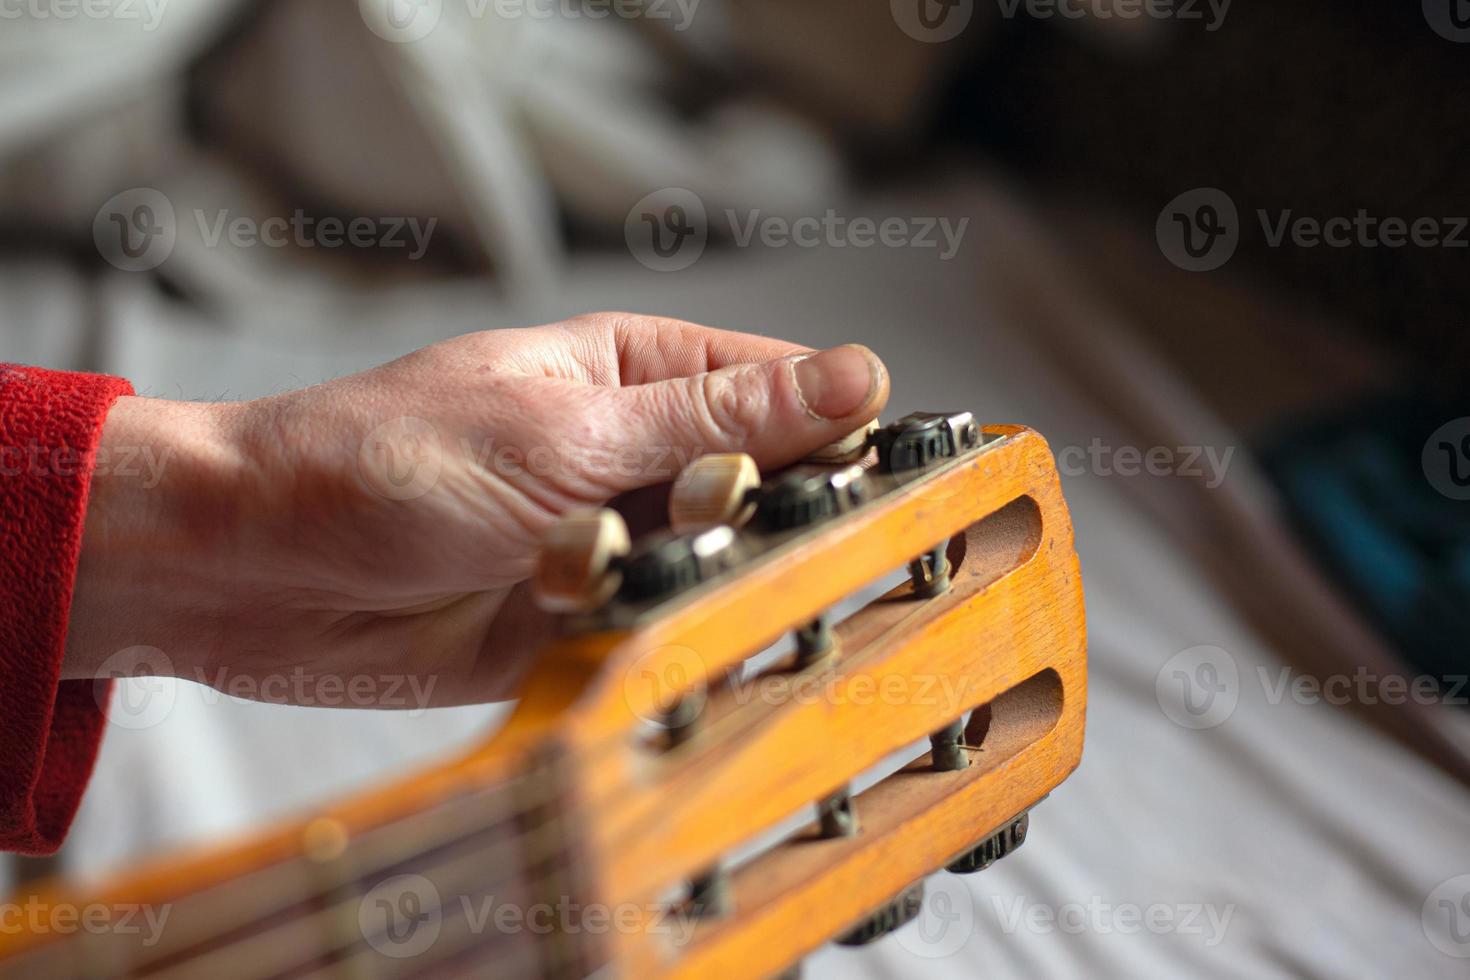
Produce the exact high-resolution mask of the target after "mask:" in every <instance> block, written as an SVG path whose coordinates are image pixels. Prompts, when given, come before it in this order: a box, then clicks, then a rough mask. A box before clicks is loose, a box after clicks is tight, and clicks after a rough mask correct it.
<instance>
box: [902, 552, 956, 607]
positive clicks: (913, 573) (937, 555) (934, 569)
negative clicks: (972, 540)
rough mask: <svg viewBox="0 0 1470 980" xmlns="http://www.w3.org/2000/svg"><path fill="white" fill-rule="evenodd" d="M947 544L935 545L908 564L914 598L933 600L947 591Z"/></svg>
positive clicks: (948, 568) (948, 571) (948, 569)
mask: <svg viewBox="0 0 1470 980" xmlns="http://www.w3.org/2000/svg"><path fill="white" fill-rule="evenodd" d="M948 548H949V542H948V541H945V542H943V543H941V544H939V545H936V546H935V547H934V548H933V549H932V550H930V551H926V552H924V553H923V554H922V555H920V556H919V557H918V558H916V559H914V560H913V561H911V562H909V578H910V579H912V580H913V583H914V596H915V597H916V598H919V599H933V598H934V597H935V596H939V595H943V594H944V593H946V592H948V591H949V573H950V567H949V556H948V555H947V554H946V553H945V552H946V551H947V550H948Z"/></svg>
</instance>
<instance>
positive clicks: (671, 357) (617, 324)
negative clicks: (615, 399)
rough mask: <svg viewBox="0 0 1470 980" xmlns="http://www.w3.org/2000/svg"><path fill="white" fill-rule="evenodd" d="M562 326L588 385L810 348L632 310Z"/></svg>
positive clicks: (636, 380) (640, 380)
mask: <svg viewBox="0 0 1470 980" xmlns="http://www.w3.org/2000/svg"><path fill="white" fill-rule="evenodd" d="M567 327H568V330H569V333H570V334H571V336H572V339H573V348H574V349H573V351H572V353H573V355H574V356H575V357H576V358H577V360H578V361H579V362H580V363H581V364H582V365H583V367H584V368H586V370H587V373H588V377H587V378H586V380H587V381H589V382H592V383H594V384H610V385H624V386H626V385H642V384H650V383H652V382H656V381H667V380H669V379H670V378H687V377H690V376H692V375H696V374H704V373H706V372H708V371H718V370H719V369H720V368H723V367H729V366H731V365H733V364H752V363H760V362H764V361H774V360H777V359H778V358H782V357H790V356H792V355H795V354H809V353H811V352H812V348H810V347H806V346H803V345H801V344H794V343H791V342H790V341H786V340H778V339H776V338H774V337H762V336H761V335H759V334H752V333H740V332H738V331H734V330H718V329H716V328H714V327H706V326H701V325H700V324H697V323H688V322H686V321H684V320H673V319H669V318H666V317H656V316H641V315H639V314H636V313H599V314H594V315H591V316H587V317H580V318H578V319H577V320H573V321H570V322H569V323H568V324H567Z"/></svg>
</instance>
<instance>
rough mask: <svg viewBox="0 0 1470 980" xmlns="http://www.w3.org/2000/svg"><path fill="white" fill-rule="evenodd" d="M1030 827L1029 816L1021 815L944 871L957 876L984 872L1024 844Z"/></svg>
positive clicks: (947, 866) (950, 864) (1027, 814)
mask: <svg viewBox="0 0 1470 980" xmlns="http://www.w3.org/2000/svg"><path fill="white" fill-rule="evenodd" d="M1030 827H1031V814H1029V813H1023V814H1021V815H1020V816H1019V817H1017V818H1016V819H1015V820H1012V821H1011V822H1010V823H1008V824H1006V825H1005V826H1004V827H1002V828H1001V829H1000V830H998V831H996V832H995V833H993V834H991V835H990V836H989V837H987V838H985V839H984V840H983V841H981V842H980V843H979V844H976V845H975V846H974V847H972V848H970V849H969V850H968V851H966V852H965V853H964V854H961V855H960V856H959V857H957V858H955V859H954V860H953V861H951V862H950V863H949V864H946V865H945V866H944V868H945V870H946V871H952V872H954V873H955V874H959V875H970V874H974V873H975V872H977V871H984V870H985V869H986V868H988V867H990V866H991V865H992V864H994V863H995V862H996V861H999V860H1000V859H1001V858H1003V857H1005V856H1006V855H1007V854H1009V853H1011V852H1012V851H1014V850H1015V849H1016V848H1018V847H1020V846H1021V845H1022V844H1024V843H1026V834H1027V833H1028V832H1029V830H1030Z"/></svg>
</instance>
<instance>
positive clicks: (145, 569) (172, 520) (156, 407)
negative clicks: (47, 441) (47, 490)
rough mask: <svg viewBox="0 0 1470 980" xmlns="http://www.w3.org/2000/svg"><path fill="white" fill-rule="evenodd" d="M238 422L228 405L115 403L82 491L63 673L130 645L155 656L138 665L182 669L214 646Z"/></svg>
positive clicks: (98, 663) (79, 672) (81, 672)
mask: <svg viewBox="0 0 1470 980" xmlns="http://www.w3.org/2000/svg"><path fill="white" fill-rule="evenodd" d="M235 415H236V413H235V411H234V407H233V406H229V405H209V404H200V403H190V402H173V401H167V400H163V399H154V398H136V397H125V398H120V399H118V401H117V402H116V403H115V404H114V405H113V407H112V409H111V411H110V412H109V413H108V416H107V420H106V422H105V423H104V425H103V428H102V434H101V439H100V441H99V443H98V449H97V459H96V466H95V469H94V471H93V474H92V479H91V486H90V491H89V494H88V501H87V515H86V523H85V527H84V531H83V535H82V553H81V561H80V563H79V565H78V569H77V579H76V587H75V590H74V592H73V597H72V609H71V618H70V621H69V626H68V632H67V649H66V659H65V661H64V663H63V677H65V678H90V677H96V676H99V674H100V675H106V674H108V673H111V672H112V671H111V669H110V667H111V666H112V665H109V663H108V661H109V658H112V657H113V656H114V655H115V654H117V653H119V652H120V651H123V650H128V649H131V648H135V647H150V648H155V649H157V650H159V651H162V653H163V657H162V658H160V657H158V656H157V655H156V654H155V655H151V656H149V657H147V658H145V661H146V665H147V666H148V667H149V668H151V669H155V670H156V669H158V668H157V664H158V663H160V662H161V663H163V664H167V665H170V666H171V667H172V669H173V671H174V672H175V673H185V672H186V670H187V667H188V665H189V664H190V663H192V662H194V660H195V659H196V658H197V657H198V656H200V655H201V654H202V652H203V650H202V649H201V647H206V646H208V645H209V644H210V642H211V640H210V638H209V636H208V635H207V632H208V631H207V624H208V621H209V606H210V604H211V603H212V602H217V601H218V588H217V587H215V586H217V584H218V578H219V576H218V574H217V569H219V568H220V567H222V566H224V565H227V564H228V562H229V558H228V554H229V551H230V549H231V547H232V538H233V533H234V529H235V528H236V527H237V526H238V522H237V521H236V520H235V519H234V511H235V508H236V507H237V503H236V501H237V500H238V496H237V493H236V492H234V490H232V488H233V487H235V486H237V484H238V481H239V472H240V468H241V464H240V453H239V452H238V450H237V449H236V446H237V445H238V439H236V438H235V436H234V433H233V430H234V424H233V419H234V417H235ZM212 583H213V585H212ZM211 593H213V594H211ZM165 658H166V659H165ZM121 659H123V660H128V659H135V658H121ZM121 666H122V667H123V668H125V669H128V670H131V669H132V666H131V664H122V665H121Z"/></svg>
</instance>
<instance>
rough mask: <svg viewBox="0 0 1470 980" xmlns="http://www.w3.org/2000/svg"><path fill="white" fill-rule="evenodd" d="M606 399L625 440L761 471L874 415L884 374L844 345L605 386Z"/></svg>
mask: <svg viewBox="0 0 1470 980" xmlns="http://www.w3.org/2000/svg"><path fill="white" fill-rule="evenodd" d="M608 396H609V398H610V399H611V400H612V401H613V403H614V404H613V405H612V406H611V411H612V412H614V413H616V414H615V416H614V417H616V418H617V419H618V420H619V421H620V423H621V425H620V426H618V428H620V429H621V430H622V432H621V437H622V438H623V439H625V440H627V443H626V444H632V445H640V446H657V447H659V448H661V449H663V448H667V449H669V450H671V451H673V452H674V453H676V454H679V455H680V456H681V457H682V458H686V459H688V458H693V457H694V456H696V455H698V454H700V453H719V452H745V453H749V454H750V455H751V456H753V457H754V458H755V461H756V464H757V465H759V466H761V467H762V468H774V467H777V466H782V465H785V464H787V463H791V462H794V461H795V460H798V459H800V458H801V457H803V456H805V455H807V454H808V453H810V452H812V451H814V450H816V449H819V448H821V447H822V446H825V445H827V444H828V443H831V442H836V441H837V440H838V439H841V438H842V437H844V436H846V435H847V434H848V433H850V432H852V431H853V430H854V429H858V428H861V427H862V426H864V425H866V424H867V423H868V422H871V421H872V420H873V419H875V418H877V417H878V413H879V412H881V411H882V410H883V406H884V405H885V404H886V403H887V402H888V371H887V369H886V368H885V367H884V366H883V362H882V361H880V360H879V359H878V356H877V355H876V354H874V353H873V352H872V351H870V350H868V348H866V347H863V346H861V345H859V344H846V345H844V346H842V347H833V348H831V349H829V350H824V351H820V352H818V353H816V354H800V355H796V356H793V357H787V358H782V359H781V360H777V361H767V362H764V363H759V364H736V365H732V366H730V367H726V368H722V369H720V370H718V371H710V372H707V373H705V374H697V375H694V376H692V377H687V378H673V379H670V380H667V381H659V382H655V383H652V384H645V385H635V386H632V387H628V388H614V389H608ZM629 489H632V488H631V487H630V488H629Z"/></svg>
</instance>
